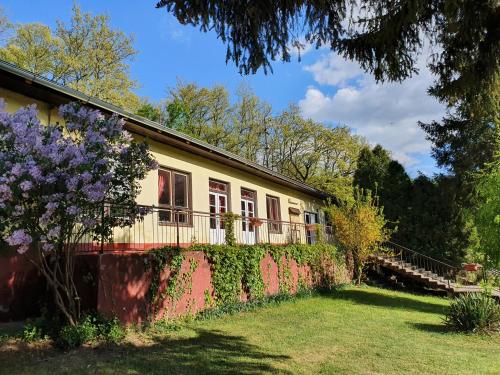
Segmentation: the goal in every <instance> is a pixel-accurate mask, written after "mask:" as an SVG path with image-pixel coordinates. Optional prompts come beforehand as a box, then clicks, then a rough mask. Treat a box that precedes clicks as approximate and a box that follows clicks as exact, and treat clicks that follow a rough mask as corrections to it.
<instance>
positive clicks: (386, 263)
mask: <svg viewBox="0 0 500 375" xmlns="http://www.w3.org/2000/svg"><path fill="white" fill-rule="evenodd" d="M372 259H373V260H374V261H375V262H377V263H378V264H379V265H381V266H382V267H385V268H387V269H390V270H391V271H394V272H396V273H398V274H400V275H402V276H405V277H408V278H411V279H413V280H416V281H419V282H420V283H422V284H425V285H426V286H428V287H431V288H435V289H440V290H445V291H447V292H453V290H454V289H455V288H457V287H458V286H457V285H456V284H455V283H453V282H451V280H449V279H446V278H444V277H443V276H439V275H438V274H437V273H433V272H432V271H428V270H426V269H424V268H418V267H417V266H415V265H413V264H411V263H408V262H405V261H401V260H398V259H395V258H394V257H391V256H383V255H375V256H373V258H372Z"/></svg>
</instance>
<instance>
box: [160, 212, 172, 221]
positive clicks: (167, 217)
mask: <svg viewBox="0 0 500 375" xmlns="http://www.w3.org/2000/svg"><path fill="white" fill-rule="evenodd" d="M158 217H159V220H160V221H162V222H167V223H170V222H171V221H172V212H171V211H170V210H160V211H159V212H158Z"/></svg>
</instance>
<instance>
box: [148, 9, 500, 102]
mask: <svg viewBox="0 0 500 375" xmlns="http://www.w3.org/2000/svg"><path fill="white" fill-rule="evenodd" d="M156 6H157V7H159V8H161V7H165V8H166V9H167V10H168V11H170V12H172V13H173V14H174V15H175V17H177V19H178V20H179V22H180V23H182V24H191V25H194V26H199V27H200V28H201V30H203V31H208V30H214V31H215V33H216V34H217V36H218V37H219V38H220V39H221V40H222V41H223V42H224V43H226V44H227V54H226V60H233V61H234V62H235V64H236V65H237V66H238V67H239V68H240V71H241V72H243V73H245V74H248V73H255V72H256V71H257V70H258V69H259V68H262V69H264V71H267V70H270V69H271V61H272V60H276V59H282V60H284V61H289V60H290V57H291V54H290V50H291V49H292V48H297V47H299V48H300V47H301V46H302V47H304V45H303V43H301V41H302V38H303V39H304V40H305V42H306V43H310V44H312V45H313V46H315V47H320V46H322V45H326V46H328V47H330V49H331V50H332V51H334V52H336V53H338V54H340V55H342V56H344V57H346V58H348V59H351V60H355V61H357V62H359V63H360V65H361V66H362V67H363V68H364V69H365V70H366V71H368V72H370V73H373V74H374V76H375V78H376V79H377V80H384V79H389V80H392V81H399V80H402V79H405V78H407V77H409V76H411V75H412V74H414V73H416V72H417V68H416V61H417V57H418V55H419V53H421V52H422V50H423V48H424V47H425V45H426V43H427V44H428V45H430V46H431V47H433V49H434V54H433V58H432V59H431V61H430V63H429V65H430V67H431V69H432V71H433V72H434V73H435V74H436V75H437V80H436V82H435V84H434V85H433V87H432V92H433V94H434V95H436V96H437V97H439V98H441V99H445V100H446V101H451V102H453V101H455V100H457V99H459V98H463V97H465V96H475V95H476V94H477V92H481V91H482V90H483V89H485V88H490V87H491V86H492V85H493V84H494V78H495V75H497V74H498V61H499V56H500V53H499V52H500V40H499V33H500V31H499V30H500V25H499V22H498V19H500V6H499V4H498V2H497V1H492V0H464V1H459V2H458V1H449V0H432V1H429V0H405V1H393V0H360V1H352V0H332V1H311V0H309V1H308V0H292V1H274V0H263V1H258V2H254V1H221V0H208V1H202V2H200V1H195V0H183V1H179V0H161V1H159V2H158V3H157V5H156Z"/></svg>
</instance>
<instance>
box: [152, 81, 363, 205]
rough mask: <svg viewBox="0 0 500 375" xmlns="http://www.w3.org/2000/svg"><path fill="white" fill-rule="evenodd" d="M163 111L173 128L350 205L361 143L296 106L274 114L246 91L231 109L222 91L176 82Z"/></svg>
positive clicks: (227, 96) (226, 96) (348, 131)
mask: <svg viewBox="0 0 500 375" xmlns="http://www.w3.org/2000/svg"><path fill="white" fill-rule="evenodd" d="M165 107H166V112H167V126H169V127H171V128H174V129H176V130H179V131H181V132H183V133H186V134H188V135H191V136H193V137H195V138H198V139H201V140H203V141H205V142H207V143H210V144H212V145H214V146H218V147H221V148H224V149H226V150H228V151H230V152H233V153H236V154H239V155H241V156H243V157H245V158H246V159H248V160H250V161H253V162H256V163H260V164H262V165H264V166H266V167H268V168H271V169H273V170H275V171H277V172H280V173H283V174H285V175H287V176H289V177H291V178H293V179H295V180H298V181H302V182H305V183H308V184H310V185H313V186H315V187H317V188H318V189H321V190H324V191H327V192H330V193H332V194H334V195H336V196H337V197H339V198H341V199H352V178H353V175H354V172H355V171H356V163H357V159H358V154H359V152H360V150H361V148H362V147H363V145H364V144H365V142H364V140H363V139H362V138H361V137H359V136H354V135H352V134H351V132H350V130H349V128H347V127H342V126H341V127H336V128H326V127H324V126H323V125H321V124H319V123H316V122H314V121H311V120H308V119H304V118H303V117H302V115H301V113H300V110H299V108H298V107H297V106H294V105H291V106H289V107H288V108H286V109H285V110H284V111H282V112H281V113H278V114H274V113H273V111H272V108H271V106H270V105H269V104H267V103H265V102H263V101H262V100H261V99H259V98H258V97H257V96H256V95H255V94H254V93H253V92H252V91H251V90H250V89H249V88H248V87H245V86H242V87H240V89H239V90H238V91H237V95H236V102H235V103H230V101H229V93H228V92H227V90H226V89H225V88H224V87H223V86H214V87H212V88H203V87H199V86H197V85H195V84H192V83H191V84H185V83H182V82H178V84H177V86H176V87H175V88H173V89H171V90H170V93H169V97H168V98H167V100H166V105H165ZM146 109H147V108H146V107H144V110H146ZM149 118H151V117H149Z"/></svg>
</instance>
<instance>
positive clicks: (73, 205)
mask: <svg viewBox="0 0 500 375" xmlns="http://www.w3.org/2000/svg"><path fill="white" fill-rule="evenodd" d="M3 107H4V104H3V100H1V99H0V238H2V237H3V238H4V240H5V241H6V242H7V243H8V244H9V245H11V246H14V247H16V248H17V250H18V252H19V253H25V252H26V251H27V250H28V249H30V248H31V249H33V251H34V252H35V254H36V255H37V262H35V263H36V264H37V266H38V267H39V269H40V271H41V273H42V274H43V275H44V276H45V278H46V279H47V282H48V285H49V286H50V287H51V288H52V290H53V292H54V296H55V301H56V305H57V306H58V307H59V308H60V310H61V312H62V313H63V314H64V316H65V317H66V318H67V320H68V322H69V323H70V324H75V323H76V321H77V320H78V319H79V314H80V311H79V310H80V306H79V297H78V292H77V290H76V286H75V284H74V282H73V273H74V266H75V262H74V253H75V250H76V245H77V244H78V243H79V242H81V240H82V239H83V238H84V237H85V236H87V237H88V236H91V238H93V239H96V240H97V239H100V240H105V239H106V238H109V237H110V236H111V230H112V228H113V227H115V226H125V225H130V224H131V222H130V221H133V220H135V219H136V218H137V217H138V216H140V215H141V208H140V207H138V206H137V204H136V203H135V199H136V197H137V195H138V193H139V192H140V185H139V181H140V180H141V179H143V178H144V177H145V176H146V174H147V173H148V171H150V170H151V169H153V168H156V162H155V161H154V159H153V158H152V156H151V154H150V153H149V151H148V147H147V145H146V144H145V143H136V142H132V138H131V136H130V135H129V134H128V133H127V132H126V131H124V130H123V120H121V119H119V118H118V117H117V116H111V117H104V116H103V115H102V114H101V113H100V112H99V111H97V110H92V109H88V108H86V107H83V106H80V105H78V104H74V103H72V104H67V105H63V106H61V107H60V108H59V115H60V117H61V118H62V119H64V125H60V124H55V125H54V124H48V125H43V124H41V122H40V120H39V119H38V112H37V110H36V107H35V106H34V105H32V106H28V107H25V108H21V109H19V110H18V111H17V112H16V113H14V114H9V113H7V112H5V111H4V109H3ZM104 202H109V203H110V204H119V205H120V206H122V207H126V208H127V216H126V218H123V217H113V216H106V217H104V216H103V215H102V210H101V209H99V208H100V207H103V206H104Z"/></svg>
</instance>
